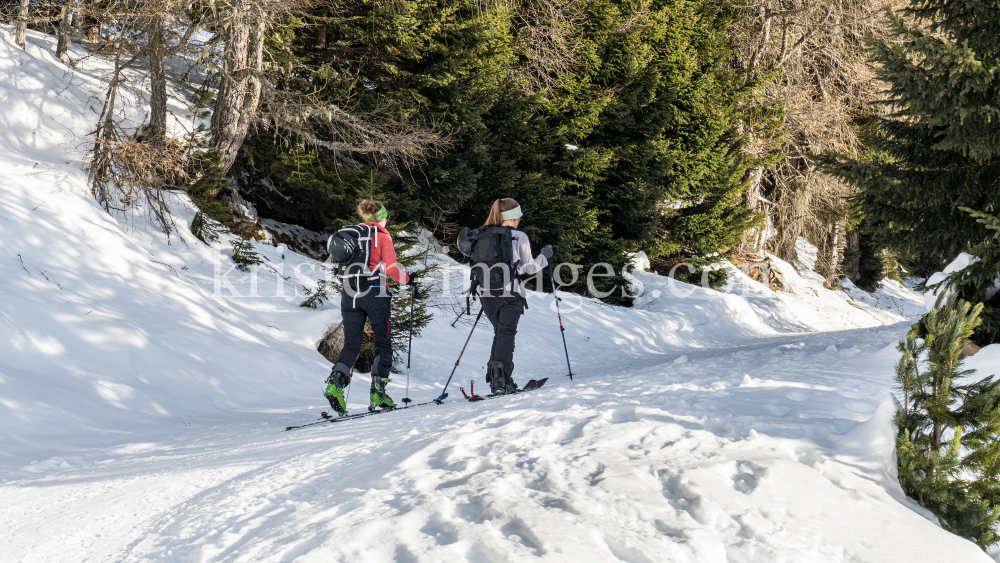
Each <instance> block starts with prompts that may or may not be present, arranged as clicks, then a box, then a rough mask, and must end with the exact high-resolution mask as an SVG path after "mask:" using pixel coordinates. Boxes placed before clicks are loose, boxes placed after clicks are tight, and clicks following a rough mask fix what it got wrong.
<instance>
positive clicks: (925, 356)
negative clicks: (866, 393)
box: [896, 295, 1000, 550]
mask: <svg viewBox="0 0 1000 563" xmlns="http://www.w3.org/2000/svg"><path fill="white" fill-rule="evenodd" d="M982 309H983V305H982V303H978V304H976V305H972V304H970V303H969V302H967V301H964V300H962V299H959V298H958V297H957V296H955V295H951V296H949V297H947V299H941V300H939V302H938V306H937V307H936V308H935V309H933V310H932V311H931V312H930V313H928V314H927V315H926V316H925V317H924V318H923V319H921V320H920V322H918V323H917V324H915V325H914V326H913V328H912V329H911V330H910V331H909V333H908V334H907V336H906V339H905V340H903V341H901V342H900V343H899V350H900V351H901V352H902V357H901V358H900V360H899V363H898V364H897V365H896V375H897V381H898V382H899V384H900V387H901V389H902V391H903V405H902V407H901V408H900V410H899V412H897V414H896V423H897V425H898V427H899V435H898V436H897V438H896V455H897V459H898V469H899V481H900V484H901V485H902V487H903V490H904V491H905V492H906V493H907V495H909V496H911V497H913V498H915V499H917V500H918V501H919V502H920V504H921V505H922V506H924V507H926V508H927V509H929V510H931V511H932V512H933V513H934V514H936V515H937V516H938V518H939V519H940V521H941V525H942V526H943V527H944V528H945V529H947V530H949V531H951V532H953V533H955V534H958V535H960V536H963V537H966V538H969V539H971V540H972V541H975V542H976V543H977V544H978V545H979V546H980V547H981V548H983V549H984V550H985V549H987V548H988V547H989V546H991V545H993V544H995V543H997V541H998V539H997V537H996V536H995V534H994V532H993V526H994V525H995V524H996V523H997V521H998V519H1000V381H996V380H994V378H993V377H987V378H985V379H982V380H975V379H974V378H973V377H972V376H973V375H974V373H975V371H974V370H964V369H962V363H963V361H964V359H965V349H966V346H968V344H969V337H971V336H972V334H973V332H974V331H975V329H976V327H977V326H978V325H979V323H980V319H979V314H980V312H981V311H982Z"/></svg>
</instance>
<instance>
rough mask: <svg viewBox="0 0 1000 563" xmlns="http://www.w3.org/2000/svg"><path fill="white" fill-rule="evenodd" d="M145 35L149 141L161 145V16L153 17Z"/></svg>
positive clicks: (163, 74) (164, 129)
mask: <svg viewBox="0 0 1000 563" xmlns="http://www.w3.org/2000/svg"><path fill="white" fill-rule="evenodd" d="M146 36H147V37H148V38H149V141H150V142H151V143H152V144H153V145H155V146H158V147H162V146H163V145H164V143H166V140H167V72H166V68H165V63H166V57H165V56H164V44H163V19H162V18H159V17H155V18H153V21H152V22H151V23H150V26H149V30H148V31H147V33H146Z"/></svg>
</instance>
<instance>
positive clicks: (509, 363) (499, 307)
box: [480, 295, 525, 381]
mask: <svg viewBox="0 0 1000 563" xmlns="http://www.w3.org/2000/svg"><path fill="white" fill-rule="evenodd" d="M480 301H481V302H482V305H483V312H485V313H486V318H488V319H489V320H490V323H492V324H493V349H492V351H491V352H490V361H491V362H493V361H499V362H503V371H504V375H506V376H507V381H510V380H511V374H512V373H513V372H514V337H515V336H516V335H517V323H518V321H520V320H521V315H523V314H524V305H525V303H524V298H523V297H521V296H516V295H512V296H510V297H491V296H489V295H484V296H482V297H480Z"/></svg>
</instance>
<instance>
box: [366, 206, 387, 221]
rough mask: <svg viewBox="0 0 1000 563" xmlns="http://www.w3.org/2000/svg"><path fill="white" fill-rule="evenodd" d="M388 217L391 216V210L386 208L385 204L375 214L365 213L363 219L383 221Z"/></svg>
mask: <svg viewBox="0 0 1000 563" xmlns="http://www.w3.org/2000/svg"><path fill="white" fill-rule="evenodd" d="M387 217H389V210H388V209H386V208H385V206H384V205H383V206H382V209H379V210H378V211H376V212H375V214H374V215H365V216H364V217H363V219H364V220H365V221H374V222H375V223H381V222H382V221H383V220H384V219H386V218H387Z"/></svg>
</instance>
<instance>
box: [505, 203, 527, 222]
mask: <svg viewBox="0 0 1000 563" xmlns="http://www.w3.org/2000/svg"><path fill="white" fill-rule="evenodd" d="M521 215H522V213H521V206H520V205H518V206H517V207H515V208H514V209H511V210H510V211H503V212H501V213H500V216H501V217H503V220H504V221H510V220H512V219H520V218H521Z"/></svg>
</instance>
